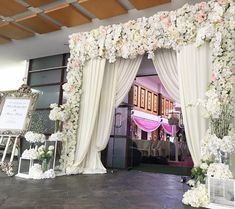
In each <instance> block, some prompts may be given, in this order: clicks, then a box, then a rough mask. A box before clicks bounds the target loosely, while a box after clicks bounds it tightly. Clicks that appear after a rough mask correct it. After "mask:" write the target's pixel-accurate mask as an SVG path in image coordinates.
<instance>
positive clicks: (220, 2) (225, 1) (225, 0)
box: [218, 0, 228, 6]
mask: <svg viewBox="0 0 235 209" xmlns="http://www.w3.org/2000/svg"><path fill="white" fill-rule="evenodd" d="M218 3H219V4H220V5H222V6H224V5H226V4H227V3H228V0H218Z"/></svg>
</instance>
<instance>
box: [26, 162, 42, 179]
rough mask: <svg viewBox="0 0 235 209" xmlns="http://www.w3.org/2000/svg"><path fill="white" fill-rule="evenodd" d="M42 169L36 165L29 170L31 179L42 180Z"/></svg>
mask: <svg viewBox="0 0 235 209" xmlns="http://www.w3.org/2000/svg"><path fill="white" fill-rule="evenodd" d="M42 174H43V171H42V167H41V165H40V164H34V165H33V166H32V167H31V168H30V169H29V177H30V178H32V179H41V178H42Z"/></svg>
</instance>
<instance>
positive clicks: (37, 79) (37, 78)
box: [29, 70, 62, 86]
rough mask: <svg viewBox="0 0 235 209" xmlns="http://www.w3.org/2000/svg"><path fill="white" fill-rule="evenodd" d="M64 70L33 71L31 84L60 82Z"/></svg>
mask: <svg viewBox="0 0 235 209" xmlns="http://www.w3.org/2000/svg"><path fill="white" fill-rule="evenodd" d="M61 71H62V70H50V71H45V72H38V73H31V74H30V78H29V85H30V86H33V85H41V84H50V83H59V82H60V79H61Z"/></svg>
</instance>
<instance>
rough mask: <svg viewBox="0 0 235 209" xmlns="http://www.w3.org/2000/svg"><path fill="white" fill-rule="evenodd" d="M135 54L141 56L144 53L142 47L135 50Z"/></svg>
mask: <svg viewBox="0 0 235 209" xmlns="http://www.w3.org/2000/svg"><path fill="white" fill-rule="evenodd" d="M137 53H138V54H140V55H143V54H144V53H145V51H144V47H142V46H141V47H139V48H138V49H137Z"/></svg>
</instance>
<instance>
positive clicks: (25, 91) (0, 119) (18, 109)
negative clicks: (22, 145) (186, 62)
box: [0, 86, 38, 135]
mask: <svg viewBox="0 0 235 209" xmlns="http://www.w3.org/2000/svg"><path fill="white" fill-rule="evenodd" d="M37 98H38V94H37V93H32V92H31V90H30V89H29V88H28V87H27V86H23V88H22V87H21V88H20V89H19V90H17V91H9V92H1V93H0V134H14V135H23V134H24V133H25V132H26V131H27V130H28V128H29V126H30V121H31V116H32V112H33V110H34V107H35V104H36V101H37Z"/></svg>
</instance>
